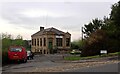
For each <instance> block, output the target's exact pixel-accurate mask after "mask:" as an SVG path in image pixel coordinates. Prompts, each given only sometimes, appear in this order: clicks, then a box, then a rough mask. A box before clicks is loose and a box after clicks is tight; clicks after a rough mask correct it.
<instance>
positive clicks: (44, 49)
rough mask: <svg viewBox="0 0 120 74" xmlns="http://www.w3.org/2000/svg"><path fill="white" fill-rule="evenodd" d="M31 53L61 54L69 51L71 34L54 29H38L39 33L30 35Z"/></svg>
mask: <svg viewBox="0 0 120 74" xmlns="http://www.w3.org/2000/svg"><path fill="white" fill-rule="evenodd" d="M31 38H32V46H31V50H32V52H38V53H40V54H50V53H53V52H57V53H61V52H63V51H68V50H69V49H70V42H71V34H70V33H68V32H66V33H65V32H62V31H60V30H58V29H56V28H53V27H52V28H47V29H44V27H40V31H38V32H37V33H35V34H33V35H31Z"/></svg>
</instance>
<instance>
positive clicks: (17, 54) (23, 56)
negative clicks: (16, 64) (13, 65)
mask: <svg viewBox="0 0 120 74" xmlns="http://www.w3.org/2000/svg"><path fill="white" fill-rule="evenodd" d="M8 58H9V60H15V61H22V62H27V52H26V49H25V48H24V47H22V46H11V47H9V49H8Z"/></svg>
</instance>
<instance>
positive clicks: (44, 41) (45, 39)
mask: <svg viewBox="0 0 120 74" xmlns="http://www.w3.org/2000/svg"><path fill="white" fill-rule="evenodd" d="M44 46H46V38H44Z"/></svg>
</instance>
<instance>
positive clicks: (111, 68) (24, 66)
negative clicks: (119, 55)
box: [2, 54, 118, 72]
mask: <svg viewBox="0 0 120 74" xmlns="http://www.w3.org/2000/svg"><path fill="white" fill-rule="evenodd" d="M61 60H63V55H60V54H55V55H35V57H34V59H33V60H28V62H27V63H20V64H18V63H10V64H8V65H5V66H3V67H2V71H3V72H33V69H34V70H35V69H36V68H38V69H39V68H51V67H57V66H64V65H67V64H71V63H63V62H59V61H61ZM55 61H57V62H55ZM65 72H118V64H106V65H103V66H98V67H91V68H82V69H78V68H77V69H72V70H65Z"/></svg>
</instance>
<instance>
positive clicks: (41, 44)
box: [40, 38, 42, 46]
mask: <svg viewBox="0 0 120 74" xmlns="http://www.w3.org/2000/svg"><path fill="white" fill-rule="evenodd" d="M40 46H42V38H40Z"/></svg>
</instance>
